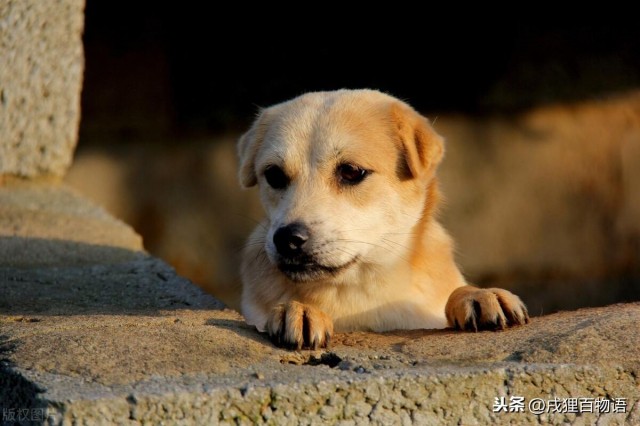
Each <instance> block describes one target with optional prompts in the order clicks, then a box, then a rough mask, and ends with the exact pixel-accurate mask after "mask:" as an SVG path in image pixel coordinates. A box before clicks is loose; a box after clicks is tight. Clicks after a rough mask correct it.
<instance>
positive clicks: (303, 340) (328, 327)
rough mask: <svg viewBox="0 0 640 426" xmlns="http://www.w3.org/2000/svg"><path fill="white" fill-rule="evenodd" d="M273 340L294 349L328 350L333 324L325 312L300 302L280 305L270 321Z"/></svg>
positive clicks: (273, 310)
mask: <svg viewBox="0 0 640 426" xmlns="http://www.w3.org/2000/svg"><path fill="white" fill-rule="evenodd" d="M266 329H267V333H268V334H269V336H270V338H271V341H272V342H273V343H274V344H275V345H276V346H280V347H284V348H287V349H292V350H300V349H317V348H319V347H327V346H328V345H329V341H330V339H331V335H332V334H333V322H332V321H331V319H330V318H329V317H328V316H327V315H326V314H325V313H323V312H322V311H320V310H318V309H315V308H313V307H311V306H308V305H303V304H302V303H299V302H289V303H286V304H284V303H283V304H280V305H277V306H276V307H275V308H273V309H272V310H271V313H270V315H269V319H268V321H267V326H266Z"/></svg>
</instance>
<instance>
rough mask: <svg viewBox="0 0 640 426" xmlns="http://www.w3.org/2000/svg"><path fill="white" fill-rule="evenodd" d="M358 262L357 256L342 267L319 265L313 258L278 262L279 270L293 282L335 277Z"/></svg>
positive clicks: (283, 259)
mask: <svg viewBox="0 0 640 426" xmlns="http://www.w3.org/2000/svg"><path fill="white" fill-rule="evenodd" d="M357 261H358V256H355V257H353V258H352V259H351V260H349V261H348V262H345V263H343V264H342V265H337V266H328V265H323V264H321V263H318V262H316V261H315V260H313V259H312V258H304V259H295V260H292V259H286V258H281V259H280V260H279V261H278V269H279V270H280V272H282V273H283V274H285V275H286V276H287V278H289V279H290V280H291V281H295V282H303V281H311V280H316V279H319V278H323V277H326V276H335V275H337V274H339V273H340V272H342V271H344V270H345V269H347V268H349V267H350V266H352V265H353V264H355V263H356V262H357Z"/></svg>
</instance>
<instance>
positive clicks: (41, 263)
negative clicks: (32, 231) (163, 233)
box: [0, 236, 223, 315]
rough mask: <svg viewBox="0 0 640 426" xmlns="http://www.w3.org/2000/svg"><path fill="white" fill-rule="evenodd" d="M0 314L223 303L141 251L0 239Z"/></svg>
mask: <svg viewBox="0 0 640 426" xmlns="http://www.w3.org/2000/svg"><path fill="white" fill-rule="evenodd" d="M0 294H1V295H2V297H1V298H0V315H95V314H122V315H137V314H139V315H153V314H156V313H158V312H159V311H165V310H177V309H221V308H223V305H222V303H220V302H219V301H217V300H216V299H214V298H213V297H212V296H210V295H207V294H206V293H204V292H203V291H202V290H200V289H199V288H198V287H196V286H195V285H194V284H192V283H191V282H190V281H188V280H187V279H185V278H182V277H180V276H178V275H177V274H176V272H175V271H174V270H173V269H172V268H171V267H169V266H168V265H166V264H165V263H164V262H162V261H160V260H158V259H156V258H153V257H151V256H149V255H148V254H146V253H144V252H141V251H133V250H128V249H124V248H118V247H110V246H102V245H92V244H85V243H79V242H73V241H63V240H51V239H41V238H23V237H6V236H5V237H0Z"/></svg>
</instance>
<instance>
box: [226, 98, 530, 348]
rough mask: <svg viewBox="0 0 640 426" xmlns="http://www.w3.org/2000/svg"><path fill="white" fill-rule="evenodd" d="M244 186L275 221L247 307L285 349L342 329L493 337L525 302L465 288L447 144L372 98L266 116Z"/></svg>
mask: <svg viewBox="0 0 640 426" xmlns="http://www.w3.org/2000/svg"><path fill="white" fill-rule="evenodd" d="M238 150H239V154H240V182H241V184H242V186H243V187H251V186H253V185H256V184H257V185H259V190H260V197H261V201H262V204H263V205H264V208H265V210H266V213H267V215H266V216H267V217H266V219H265V220H264V222H263V223H262V224H261V225H260V226H258V227H257V229H256V230H255V231H254V232H253V234H252V235H251V237H250V238H249V242H248V244H247V247H246V249H245V252H244V254H243V262H242V281H243V291H242V313H243V315H244V316H245V318H246V320H247V322H248V323H249V324H252V325H255V326H256V327H257V329H258V330H260V331H266V332H267V333H269V335H270V336H271V338H272V339H273V340H274V342H275V343H276V344H278V345H281V346H285V347H290V348H298V349H300V348H303V347H309V348H314V349H315V348H317V347H323V346H326V345H327V344H328V343H329V340H330V338H331V335H332V334H333V331H334V329H335V330H338V331H350V330H372V331H385V330H393V329H418V328H444V327H446V326H447V324H448V325H449V326H454V327H456V328H458V329H471V330H478V329H487V328H490V329H495V328H500V329H502V328H504V327H506V326H507V325H513V324H524V323H526V322H528V320H529V316H528V314H527V309H526V307H525V306H524V304H523V303H522V301H521V300H520V299H519V298H518V297H517V296H515V295H514V294H512V293H510V292H509V291H506V290H502V289H496V288H492V289H478V288H475V287H471V286H469V285H467V283H466V282H465V279H464V277H463V276H462V274H461V273H460V271H459V269H458V267H457V266H456V263H455V261H454V255H453V246H452V241H451V238H450V237H449V235H448V234H447V232H446V231H445V230H444V228H443V227H442V226H441V225H440V224H439V223H438V222H437V221H436V218H435V212H436V206H437V204H438V184H437V180H436V177H435V172H436V168H437V166H438V164H439V163H440V160H441V159H442V156H443V150H444V147H443V140H442V138H441V137H440V136H438V135H437V134H436V133H435V132H434V130H433V129H432V128H431V126H430V124H429V122H428V120H427V119H426V118H424V117H422V116H421V115H419V114H418V113H417V112H415V111H414V110H413V109H412V108H411V107H410V106H408V105H407V104H405V103H403V102H401V101H399V100H398V99H396V98H393V97H391V96H388V95H385V94H383V93H380V92H377V91H373V90H339V91H335V92H319V93H309V94H306V95H303V96H300V97H298V98H295V99H293V100H290V101H288V102H284V103H281V104H278V105H275V106H272V107H269V108H266V109H264V110H262V112H261V113H260V115H259V116H258V118H257V119H256V120H255V122H254V124H253V126H252V127H251V129H250V130H249V131H248V132H247V133H246V134H245V135H243V136H242V138H241V139H240V141H239V143H238Z"/></svg>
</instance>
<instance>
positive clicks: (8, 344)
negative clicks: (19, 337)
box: [0, 335, 46, 425]
mask: <svg viewBox="0 0 640 426" xmlns="http://www.w3.org/2000/svg"><path fill="white" fill-rule="evenodd" d="M14 349H15V343H14V342H12V341H9V340H8V339H7V337H6V336H2V335H0V425H5V424H11V425H13V424H20V425H30V424H42V421H43V420H44V412H45V411H44V410H45V408H46V404H44V402H43V401H42V400H40V399H39V398H38V394H40V393H42V392H44V391H45V390H44V389H42V388H40V387H39V386H37V385H36V384H34V383H31V382H30V381H28V380H27V379H25V378H24V377H23V376H22V375H21V374H19V373H18V372H16V371H14V370H13V368H12V363H11V362H10V361H9V360H8V356H9V355H10V354H11V353H12V352H13V351H14Z"/></svg>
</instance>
